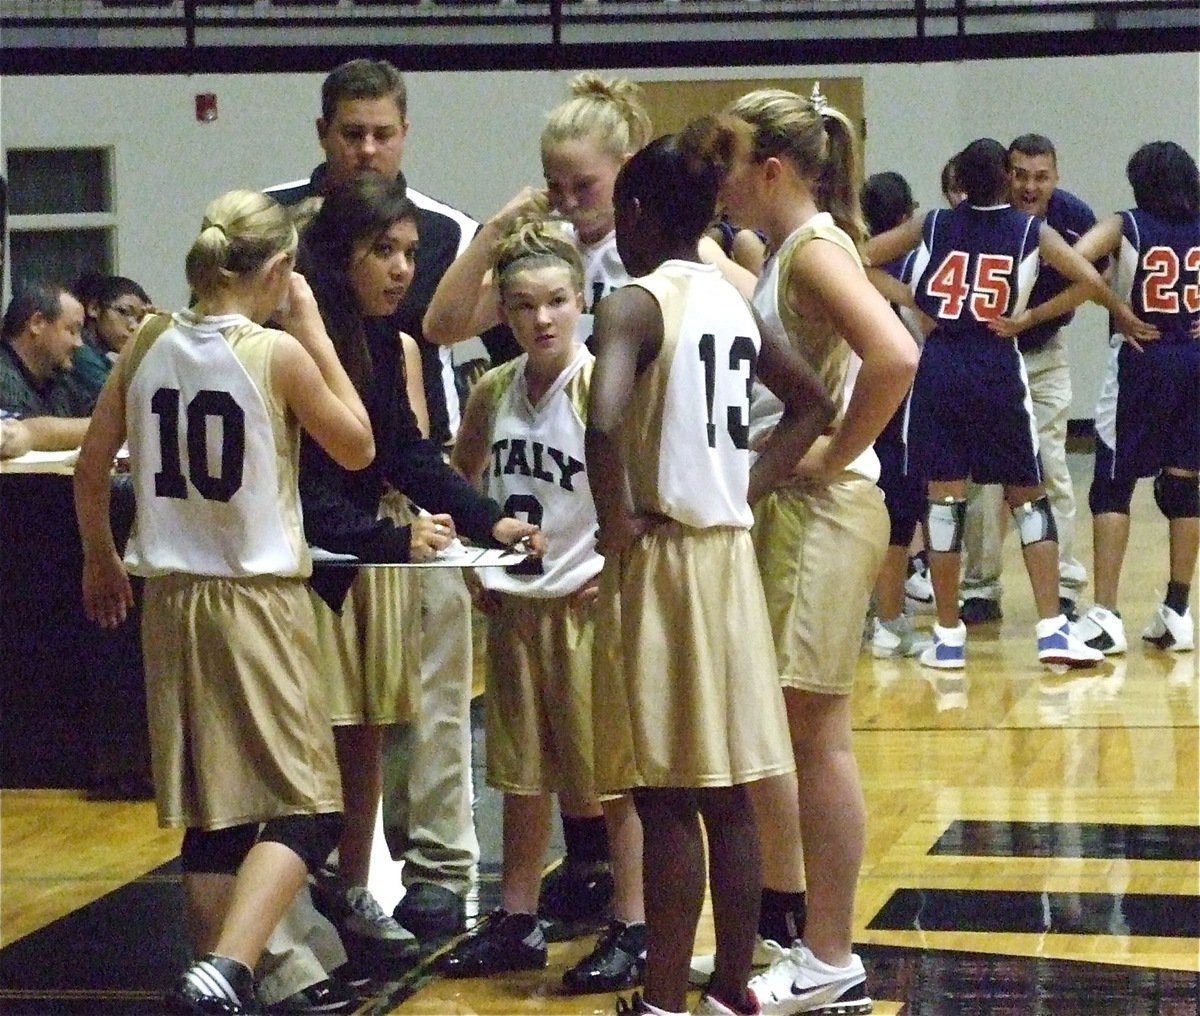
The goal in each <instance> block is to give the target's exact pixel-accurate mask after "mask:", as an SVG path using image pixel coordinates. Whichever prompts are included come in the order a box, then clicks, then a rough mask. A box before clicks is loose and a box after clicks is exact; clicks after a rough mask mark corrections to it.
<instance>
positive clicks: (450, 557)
mask: <svg viewBox="0 0 1200 1016" xmlns="http://www.w3.org/2000/svg"><path fill="white" fill-rule="evenodd" d="M309 551H310V552H311V554H312V559H313V564H321V565H332V566H334V567H348V566H358V567H363V568H498V567H503V566H508V565H514V564H520V563H521V562H522V561H524V560H525V557H526V555H525V554H523V553H521V552H520V551H516V550H509V549H508V548H507V547H500V548H496V547H468V546H466V544H464V543H462V542H461V541H460V540H458V539H457V538H455V539H453V540H451V541H450V543H449V544H448V545H447V547H446V549H445V550H443V551H441V552H440V553H439V554H438V555H437V557H435V558H434V559H433V560H431V561H405V562H403V563H401V562H392V563H386V564H377V563H374V562H371V563H367V562H364V561H360V560H359V559H358V558H356V557H355V556H354V555H353V554H335V553H333V552H332V551H328V550H325V549H324V548H322V547H309Z"/></svg>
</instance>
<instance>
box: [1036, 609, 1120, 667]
mask: <svg viewBox="0 0 1200 1016" xmlns="http://www.w3.org/2000/svg"><path fill="white" fill-rule="evenodd" d="M1036 631H1037V648H1038V659H1039V660H1040V661H1041V662H1042V663H1044V664H1046V665H1047V666H1050V667H1094V666H1095V665H1096V664H1097V663H1101V662H1103V660H1104V654H1103V653H1102V652H1101V651H1100V650H1099V649H1093V648H1092V647H1091V646H1087V645H1084V644H1083V642H1081V641H1080V640H1079V638H1078V637H1077V636H1075V635H1074V634H1073V633H1072V631H1071V622H1070V621H1068V620H1067V618H1066V615H1065V614H1058V615H1057V616H1055V617H1044V618H1042V619H1041V620H1040V621H1038V623H1037V626H1036Z"/></svg>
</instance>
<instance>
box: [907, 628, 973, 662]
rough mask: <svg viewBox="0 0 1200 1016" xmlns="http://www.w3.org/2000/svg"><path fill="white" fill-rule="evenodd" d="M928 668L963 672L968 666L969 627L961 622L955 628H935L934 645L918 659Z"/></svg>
mask: <svg viewBox="0 0 1200 1016" xmlns="http://www.w3.org/2000/svg"><path fill="white" fill-rule="evenodd" d="M918 658H919V659H920V661H921V663H922V664H923V665H924V666H926V667H935V668H937V669H938V670H962V668H963V667H965V666H966V665H967V626H966V625H965V624H963V623H962V622H961V621H959V622H958V626H957V627H955V628H943V627H942V626H941V625H940V624H935V625H934V626H933V645H931V646H929V648H928V649H925V650H923V651H922V653H921V655H920V656H919V657H918Z"/></svg>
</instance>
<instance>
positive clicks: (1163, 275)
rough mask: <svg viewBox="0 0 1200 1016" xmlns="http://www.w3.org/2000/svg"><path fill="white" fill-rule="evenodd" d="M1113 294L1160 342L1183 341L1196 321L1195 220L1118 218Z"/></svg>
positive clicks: (1198, 244)
mask: <svg viewBox="0 0 1200 1016" xmlns="http://www.w3.org/2000/svg"><path fill="white" fill-rule="evenodd" d="M1121 234H1122V235H1121V250H1120V254H1119V255H1118V257H1117V269H1116V275H1115V277H1114V279H1113V290H1114V291H1115V292H1116V293H1117V295H1118V296H1123V297H1124V298H1125V299H1127V300H1128V301H1129V303H1130V305H1131V306H1132V307H1133V309H1134V312H1135V313H1136V314H1137V316H1138V317H1140V318H1141V319H1142V320H1143V321H1145V322H1147V323H1148V324H1152V325H1154V326H1155V327H1157V328H1158V329H1159V330H1160V331H1161V332H1162V334H1163V337H1164V338H1167V337H1177V338H1187V337H1190V335H1191V330H1192V328H1193V326H1194V325H1195V324H1196V320H1197V318H1200V219H1191V220H1188V221H1185V222H1168V221H1166V220H1165V219H1160V218H1157V217H1156V216H1153V215H1151V214H1150V213H1149V212H1144V211H1142V210H1141V209H1137V208H1135V209H1132V210H1129V211H1124V212H1122V213H1121Z"/></svg>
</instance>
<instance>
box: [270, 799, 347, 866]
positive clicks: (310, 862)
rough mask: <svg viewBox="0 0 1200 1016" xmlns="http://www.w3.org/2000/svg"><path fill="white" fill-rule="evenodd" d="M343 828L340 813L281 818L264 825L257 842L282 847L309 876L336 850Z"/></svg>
mask: <svg viewBox="0 0 1200 1016" xmlns="http://www.w3.org/2000/svg"><path fill="white" fill-rule="evenodd" d="M345 824H346V823H345V819H344V817H343V816H342V813H341V812H340V811H329V812H324V813H323V814H320V815H284V816H282V817H280V818H273V819H271V820H270V821H269V822H267V823H265V824H264V825H263V828H262V833H261V834H260V835H259V839H260V840H266V841H269V842H271V843H282V844H283V845H284V846H285V847H287V848H288V849H289V850H290V851H292V853H294V854H295V855H296V856H297V857H299V858H300V860H302V861H303V862H304V865H305V867H306V868H308V870H309V871H310V872H315V871H316V870H317V869H318V868H319V867H320V866H321V865H322V864H324V863H325V859H326V858H327V857H329V854H330V852H331V851H332V850H333V848H334V847H336V846H337V841H338V838H339V837H340V836H341V835H342V829H343V827H344V826H345Z"/></svg>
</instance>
